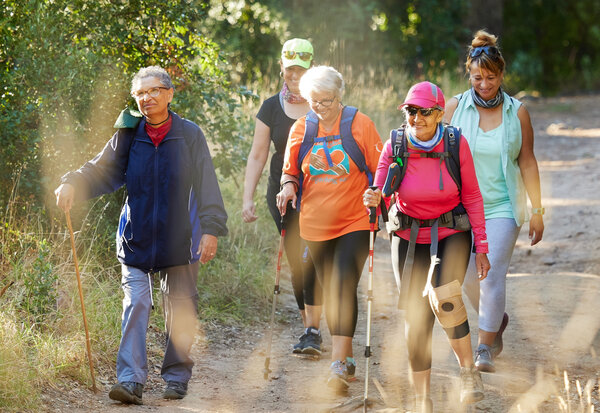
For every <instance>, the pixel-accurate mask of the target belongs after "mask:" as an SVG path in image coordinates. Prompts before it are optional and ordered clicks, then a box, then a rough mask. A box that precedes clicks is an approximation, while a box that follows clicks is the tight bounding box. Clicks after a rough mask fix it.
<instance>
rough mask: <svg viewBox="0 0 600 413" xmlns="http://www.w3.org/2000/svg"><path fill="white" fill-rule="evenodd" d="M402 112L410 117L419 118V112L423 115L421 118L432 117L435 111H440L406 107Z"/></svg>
mask: <svg viewBox="0 0 600 413" xmlns="http://www.w3.org/2000/svg"><path fill="white" fill-rule="evenodd" d="M402 110H403V111H404V113H406V114H407V115H408V116H411V117H412V116H417V112H419V113H420V114H421V116H425V117H427V116H431V114H432V113H433V111H435V110H439V109H438V108H417V107H414V106H405V107H403V108H402Z"/></svg>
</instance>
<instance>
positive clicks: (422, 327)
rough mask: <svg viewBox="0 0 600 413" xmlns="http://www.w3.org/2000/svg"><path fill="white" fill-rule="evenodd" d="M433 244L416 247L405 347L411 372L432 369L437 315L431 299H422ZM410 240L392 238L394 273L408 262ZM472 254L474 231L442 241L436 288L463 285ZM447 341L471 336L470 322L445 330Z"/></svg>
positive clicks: (439, 250)
mask: <svg viewBox="0 0 600 413" xmlns="http://www.w3.org/2000/svg"><path fill="white" fill-rule="evenodd" d="M429 246H430V244H417V245H416V248H415V261H414V265H413V270H412V276H411V279H410V287H409V290H408V296H407V297H408V298H407V299H408V302H407V303H406V305H405V308H406V311H405V320H406V345H407V347H408V359H409V362H410V367H411V369H412V371H415V372H417V371H424V370H428V369H430V368H431V347H432V346H431V341H432V340H431V338H432V332H433V324H434V322H435V314H434V313H433V310H432V309H431V306H430V304H429V298H428V296H425V297H423V294H422V292H423V289H424V288H425V283H426V282H427V273H428V271H429V263H430V262H431V256H430V253H429ZM407 249H408V241H406V240H404V239H402V238H400V237H397V236H393V237H392V265H394V266H396V268H395V270H398V271H399V272H400V273H401V272H402V267H403V265H404V261H405V259H406V251H407ZM470 254H471V232H459V233H457V234H454V235H450V236H449V237H446V238H444V239H442V240H440V241H439V243H438V255H437V256H438V258H439V259H440V264H439V265H438V266H437V267H436V271H435V272H434V274H433V279H432V284H433V286H434V287H439V286H441V285H445V284H448V283H449V282H451V281H453V280H458V281H459V282H460V283H461V285H462V283H463V280H464V278H465V273H466V271H467V265H468V264H469V257H470ZM444 331H445V332H446V334H447V335H448V338H452V339H457V338H462V337H465V336H466V335H467V334H469V322H468V321H465V322H464V323H463V324H461V325H459V326H456V327H453V328H449V329H444Z"/></svg>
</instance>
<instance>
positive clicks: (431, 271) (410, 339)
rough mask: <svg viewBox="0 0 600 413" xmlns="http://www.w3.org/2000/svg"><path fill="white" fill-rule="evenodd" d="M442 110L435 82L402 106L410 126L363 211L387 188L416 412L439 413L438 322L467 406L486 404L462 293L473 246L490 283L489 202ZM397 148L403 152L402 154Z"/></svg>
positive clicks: (392, 148)
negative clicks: (433, 391)
mask: <svg viewBox="0 0 600 413" xmlns="http://www.w3.org/2000/svg"><path fill="white" fill-rule="evenodd" d="M444 107H445V100H444V95H443V93H442V91H441V89H440V88H439V87H438V86H436V85H434V84H433V83H430V82H421V83H417V84H416V85H414V86H412V87H411V88H410V90H409V91H408V94H407V95H406V99H405V101H404V103H402V104H401V105H400V106H399V107H398V109H401V110H402V111H403V112H404V115H405V116H406V124H405V125H403V126H402V127H401V128H400V129H398V130H396V131H392V134H393V136H394V144H392V139H390V140H388V141H387V142H386V143H385V145H384V149H383V152H382V153H381V157H380V158H379V164H378V166H377V173H376V175H375V180H374V183H375V185H376V186H377V187H378V188H379V189H377V190H376V191H373V190H371V189H368V190H367V191H365V193H364V197H363V201H364V204H365V206H367V207H376V206H377V205H379V201H380V199H381V196H382V189H385V191H384V192H385V197H384V199H385V201H386V203H387V204H388V205H391V208H390V222H397V223H398V226H397V227H396V228H388V230H391V232H392V241H391V250H392V265H393V269H394V275H395V276H396V281H397V282H398V284H399V289H400V290H401V297H403V299H402V302H401V306H402V308H403V309H404V310H405V322H406V341H407V348H408V359H409V365H410V375H411V379H412V383H413V386H414V390H415V393H416V406H417V411H418V412H431V411H433V403H432V400H431V397H430V377H431V359H432V356H431V352H432V330H433V325H434V321H435V319H436V318H437V320H438V321H439V323H440V324H441V326H442V327H443V328H444V331H445V332H446V334H447V336H448V339H449V341H450V345H451V347H452V350H453V351H454V354H455V356H456V358H457V360H458V362H459V364H460V379H461V390H460V400H461V403H474V402H477V401H479V400H481V399H483V384H482V381H481V375H480V373H479V371H477V370H476V369H475V367H474V364H473V356H472V353H471V335H470V331H469V322H468V319H467V312H466V309H465V306H464V304H463V300H462V294H461V284H462V282H463V279H464V276H465V272H466V269H467V265H468V263H469V256H470V251H471V248H472V245H473V244H474V248H475V251H476V254H475V259H476V264H477V269H478V273H479V278H480V279H484V278H485V277H486V276H487V272H488V270H489V268H490V265H489V262H488V259H487V255H486V253H487V252H488V246H487V238H486V232H485V219H484V215H483V201H482V198H481V193H480V192H479V186H478V184H477V178H476V176H475V169H474V166H473V159H472V157H471V152H470V150H469V145H468V144H467V142H466V140H465V139H464V137H463V136H460V135H458V136H456V135H453V134H454V133H459V132H458V131H457V130H456V129H454V128H451V127H447V126H444V125H442V122H441V121H442V117H443V115H444ZM450 139H454V142H455V143H454V144H456V143H458V151H457V153H456V156H458V158H459V159H458V160H457V162H458V163H459V165H460V168H459V174H460V180H456V181H455V178H453V176H452V174H454V172H453V171H452V170H450V169H449V168H448V165H449V163H448V162H446V161H445V157H447V156H449V153H451V152H452V151H450V150H449V148H448V147H447V145H449V143H447V142H450ZM398 145H400V146H398ZM398 147H402V151H401V152H402V153H399V152H398V150H397V149H398ZM395 152H396V153H395ZM390 166H392V168H390ZM398 168H403V171H404V176H403V177H397V178H398V181H397V182H396V184H395V186H394V187H393V188H391V189H390V188H389V186H388V183H389V181H388V183H386V179H387V178H388V171H395V170H397V169H398ZM398 182H399V183H398ZM457 182H460V189H459V185H458V183H457ZM388 192H389V193H388ZM392 192H393V193H392ZM390 195H391V197H389V196H390ZM461 211H462V212H461ZM465 212H466V215H467V216H468V220H466V219H465V218H466V217H465V215H464V214H465ZM461 217H462V218H463V219H461ZM467 221H468V222H467ZM469 226H470V227H471V228H472V234H473V238H474V240H472V236H471V230H470V228H469Z"/></svg>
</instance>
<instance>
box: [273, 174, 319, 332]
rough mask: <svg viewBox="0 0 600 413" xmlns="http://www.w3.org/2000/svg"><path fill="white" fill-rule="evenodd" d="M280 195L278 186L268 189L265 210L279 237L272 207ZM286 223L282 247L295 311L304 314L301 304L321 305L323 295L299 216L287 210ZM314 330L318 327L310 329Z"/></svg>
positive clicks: (277, 214) (275, 213)
mask: <svg viewBox="0 0 600 413" xmlns="http://www.w3.org/2000/svg"><path fill="white" fill-rule="evenodd" d="M278 192H279V185H271V184H269V186H268V187H267V206H268V207H269V212H270V213H271V216H272V217H273V220H274V221H275V224H276V225H277V230H278V231H279V233H280V234H281V215H280V214H279V210H278V209H277V205H276V203H275V195H277V193H278ZM286 215H287V217H286V219H285V239H284V240H283V247H284V249H285V255H286V257H287V260H288V263H289V265H290V271H291V273H292V289H293V290H294V296H295V297H296V303H298V308H299V309H300V310H304V304H308V305H322V303H323V298H322V296H323V291H322V288H321V284H320V283H319V281H318V280H317V276H316V272H315V266H314V264H313V262H312V259H311V256H310V253H309V252H308V247H307V246H306V243H305V242H304V240H303V239H302V238H300V224H299V216H300V214H299V213H298V212H297V211H296V210H295V209H293V208H288V210H287V211H286ZM312 327H317V326H312Z"/></svg>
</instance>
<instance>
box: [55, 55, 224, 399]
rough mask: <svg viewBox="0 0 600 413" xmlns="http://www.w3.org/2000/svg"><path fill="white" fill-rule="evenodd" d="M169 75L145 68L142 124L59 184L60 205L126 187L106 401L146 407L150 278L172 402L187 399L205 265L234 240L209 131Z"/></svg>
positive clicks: (140, 86)
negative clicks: (184, 114) (189, 116)
mask: <svg viewBox="0 0 600 413" xmlns="http://www.w3.org/2000/svg"><path fill="white" fill-rule="evenodd" d="M173 93H174V90H173V84H172V82H171V78H170V76H169V74H168V73H167V72H166V71H165V70H164V69H162V68H160V67H158V66H151V67H146V68H143V69H141V70H140V71H139V72H138V73H137V74H136V75H135V76H134V78H133V80H132V83H131V95H132V96H133V97H134V98H135V100H136V102H137V105H138V108H139V110H140V112H141V114H142V115H143V118H142V119H141V121H140V122H139V124H138V125H137V126H135V127H134V128H129V129H119V130H118V131H117V132H116V133H115V134H114V135H113V137H112V138H111V140H110V141H109V142H108V143H107V144H106V146H105V147H104V149H103V150H102V152H100V153H99V154H98V155H96V157H94V159H92V160H91V161H88V162H86V163H85V164H84V165H83V166H82V167H81V168H79V169H78V170H77V171H74V172H69V173H67V174H66V175H64V176H63V177H62V180H61V182H62V183H61V185H60V186H59V187H58V188H57V189H56V191H55V193H56V197H57V205H58V206H59V207H60V208H61V209H63V210H65V211H68V210H69V209H70V208H71V206H72V205H73V202H75V201H76V200H77V201H82V200H86V199H90V198H93V197H96V196H99V195H102V194H106V193H110V192H113V191H116V190H117V189H119V188H120V187H121V186H123V185H126V186H127V195H128V196H127V199H126V200H125V205H124V206H123V209H122V213H121V217H120V219H119V225H118V230H117V258H118V259H119V261H120V262H121V273H122V278H121V286H122V289H123V292H124V294H125V296H124V298H123V315H122V324H121V333H122V336H121V343H120V345H119V351H118V354H117V380H118V383H116V384H115V385H114V386H112V388H111V390H110V392H109V397H110V398H111V399H113V400H117V401H120V402H122V403H126V404H142V392H143V386H144V384H145V382H146V379H147V376H148V363H147V355H146V330H147V329H148V321H149V317H150V310H151V309H152V307H153V304H154V303H153V300H152V281H151V274H152V273H153V272H158V273H159V276H160V287H161V292H162V294H163V312H164V318H165V327H166V338H167V340H166V349H165V356H164V360H163V365H162V369H161V375H162V377H163V379H164V380H165V382H166V383H167V385H166V388H165V390H164V392H163V397H164V398H165V399H181V398H183V397H185V395H186V394H187V387H188V381H189V379H190V377H191V375H192V367H193V365H194V362H193V360H192V359H191V358H190V350H191V347H192V344H193V342H194V336H195V326H196V318H197V306H198V290H197V287H196V281H197V277H198V267H199V263H201V264H206V263H207V262H209V261H210V260H212V259H213V258H214V257H215V254H216V252H217V236H222V235H226V234H227V227H226V222H227V213H226V212H225V207H224V205H223V199H222V197H221V192H220V189H219V185H218V182H217V177H216V173H215V170H214V167H213V164H212V160H211V156H210V152H209V150H208V145H207V143H206V139H205V137H204V134H203V133H202V130H200V128H199V127H198V126H197V125H195V124H194V123H192V122H190V121H188V120H184V119H182V118H180V117H179V116H178V115H177V114H176V113H174V112H172V111H170V110H169V104H170V102H171V101H172V99H173Z"/></svg>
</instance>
